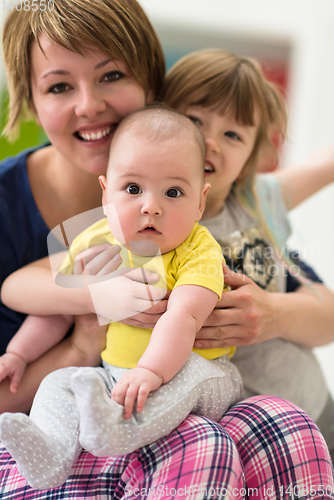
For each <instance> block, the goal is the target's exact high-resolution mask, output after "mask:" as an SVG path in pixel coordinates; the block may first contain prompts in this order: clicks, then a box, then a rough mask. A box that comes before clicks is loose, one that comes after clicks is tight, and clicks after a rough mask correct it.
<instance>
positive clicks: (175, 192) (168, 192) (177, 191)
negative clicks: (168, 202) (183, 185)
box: [166, 188, 183, 198]
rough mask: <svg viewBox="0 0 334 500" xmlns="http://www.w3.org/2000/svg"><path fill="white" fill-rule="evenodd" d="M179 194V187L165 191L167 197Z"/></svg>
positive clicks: (180, 192)
mask: <svg viewBox="0 0 334 500" xmlns="http://www.w3.org/2000/svg"><path fill="white" fill-rule="evenodd" d="M181 194H183V193H182V191H181V189H178V188H171V189H168V191H167V192H166V196H168V198H178V197H179V196H181Z"/></svg>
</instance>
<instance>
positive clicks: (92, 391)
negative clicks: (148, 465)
mask: <svg viewBox="0 0 334 500" xmlns="http://www.w3.org/2000/svg"><path fill="white" fill-rule="evenodd" d="M72 389H73V391H74V393H75V395H76V400H77V406H78V410H79V413H80V429H81V432H80V443H81V445H82V446H83V447H84V448H86V449H87V450H88V451H90V452H91V453H93V454H94V455H97V456H108V455H125V454H128V453H131V452H132V451H134V450H136V449H138V448H141V447H142V446H145V445H147V444H150V443H152V442H153V441H156V440H158V439H159V438H161V437H163V436H167V435H168V434H169V433H170V432H171V431H172V430H173V429H175V428H176V427H177V426H178V425H179V424H180V423H181V422H182V421H183V420H184V419H185V418H186V416H187V415H188V414H189V413H198V414H201V415H205V416H207V417H209V418H211V419H212V420H215V421H219V420H220V419H221V417H222V415H223V414H224V413H225V411H226V410H227V409H228V408H229V407H230V406H231V405H232V404H233V403H235V402H236V401H238V400H240V398H241V397H242V383H241V377H240V374H239V372H238V370H237V369H236V368H235V367H234V365H232V364H231V363H230V362H229V360H228V359H227V358H225V359H219V360H215V361H208V360H206V359H204V358H202V357H201V356H199V355H197V354H195V353H192V354H191V356H190V358H189V359H188V361H187V363H186V364H185V365H184V367H183V368H182V369H181V370H180V371H179V373H177V374H176V376H175V377H174V378H173V379H172V380H171V381H170V382H168V383H167V384H164V385H163V386H161V387H160V388H159V389H158V390H157V391H154V392H152V393H151V394H150V395H149V397H148V399H147V401H146V403H145V407H144V410H143V411H142V412H141V413H138V412H136V411H135V410H134V411H133V414H132V416H131V418H130V419H128V420H124V418H123V416H122V415H123V406H121V405H118V404H117V403H115V402H114V401H113V400H111V399H110V397H109V395H108V394H107V392H106V390H105V385H104V383H103V381H102V378H101V377H99V376H98V375H97V373H96V372H94V371H92V370H91V369H89V368H80V369H79V370H78V371H77V372H76V374H74V375H73V377H72Z"/></svg>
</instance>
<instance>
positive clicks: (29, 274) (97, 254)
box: [1, 244, 165, 326]
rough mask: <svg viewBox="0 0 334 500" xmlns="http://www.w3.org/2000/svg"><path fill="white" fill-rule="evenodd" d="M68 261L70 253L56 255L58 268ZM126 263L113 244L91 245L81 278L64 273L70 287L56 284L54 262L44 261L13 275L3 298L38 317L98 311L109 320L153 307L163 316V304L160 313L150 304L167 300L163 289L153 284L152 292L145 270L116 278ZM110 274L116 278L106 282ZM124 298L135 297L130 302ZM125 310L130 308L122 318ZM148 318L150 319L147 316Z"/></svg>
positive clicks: (5, 285)
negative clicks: (122, 264)
mask: <svg viewBox="0 0 334 500" xmlns="http://www.w3.org/2000/svg"><path fill="white" fill-rule="evenodd" d="M81 256H83V257H81ZM63 258H64V253H61V254H59V255H58V256H56V257H55V256H52V259H53V263H52V267H53V269H59V268H60V266H61V263H62V261H63ZM120 261H121V259H120V258H119V247H112V246H110V245H109V244H106V245H99V246H98V247H97V246H95V247H91V248H90V249H88V250H85V252H82V254H80V255H78V256H77V260H76V264H77V268H78V269H77V270H78V275H73V276H72V275H67V274H64V275H59V276H60V277H61V278H62V279H63V280H66V283H65V286H59V285H58V284H57V283H56V282H55V280H54V277H53V273H52V271H51V267H50V262H49V259H48V258H44V259H41V260H39V261H37V262H33V263H31V264H29V265H27V266H25V267H24V268H22V269H19V270H18V271H16V272H14V273H13V274H11V275H10V276H9V277H8V278H7V279H6V280H5V281H4V283H3V286H2V289H1V298H2V301H3V302H4V304H6V306H7V307H9V308H11V309H14V310H17V311H19V312H23V313H26V314H34V315H54V314H70V315H80V314H89V313H96V314H99V315H101V316H104V317H106V318H110V319H117V320H119V319H122V320H123V318H124V319H125V318H126V317H130V316H131V317H132V316H134V315H136V313H137V312H139V311H146V312H148V311H147V309H151V311H150V312H151V313H153V314H157V313H158V314H159V313H161V312H163V310H162V309H163V307H165V306H162V305H160V306H159V305H158V307H156V308H155V309H154V308H151V303H150V296H151V297H152V298H153V301H155V302H159V301H160V300H161V299H162V297H161V290H160V289H159V288H156V287H154V286H150V287H149V291H150V293H148V291H147V285H146V284H143V275H142V272H141V271H140V270H136V269H134V270H133V271H130V272H127V273H126V274H124V275H122V276H120V275H117V273H115V275H112V272H113V271H115V269H117V267H118V266H119V264H120ZM82 263H83V265H84V269H85V275H86V277H87V276H89V279H90V284H92V281H93V280H95V281H96V282H95V284H94V286H93V287H90V286H87V284H86V281H85V280H84V279H83V277H82V276H80V275H79V274H80V273H81V272H82V269H81V264H82ZM75 267H76V266H75ZM74 272H75V269H74ZM102 276H103V277H104V278H105V279H103V277H102ZM106 276H109V277H110V279H106ZM145 279H146V282H147V283H154V282H155V281H157V279H158V276H157V275H156V274H154V273H150V272H149V271H146V272H145ZM57 282H58V281H57ZM121 290H123V292H122V293H121V292H120V291H121ZM91 293H93V296H94V302H93V300H92V295H91ZM124 296H126V297H128V298H129V300H128V301H127V302H126V303H125V302H124V300H123V298H124ZM106 297H108V300H106ZM109 297H112V300H109ZM154 307H155V306H154ZM123 309H126V310H125V311H124V315H123V316H122V317H121V318H120V312H121V311H123ZM135 319H136V318H135ZM137 319H138V318H137ZM140 320H141V319H140V318H139V321H140ZM143 320H144V321H145V320H147V316H145V318H143ZM141 326H144V325H141Z"/></svg>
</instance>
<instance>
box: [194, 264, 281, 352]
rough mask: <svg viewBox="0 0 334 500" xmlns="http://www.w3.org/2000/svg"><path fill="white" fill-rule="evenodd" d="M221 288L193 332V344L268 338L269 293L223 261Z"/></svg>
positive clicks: (242, 342)
mask: <svg viewBox="0 0 334 500" xmlns="http://www.w3.org/2000/svg"><path fill="white" fill-rule="evenodd" d="M223 270H224V277H225V284H226V285H229V286H230V287H231V289H232V290H231V291H229V292H224V293H223V294H222V298H221V299H220V300H219V301H218V303H217V306H216V309H214V310H213V312H212V313H211V314H210V316H209V317H208V318H207V319H206V321H205V322H204V326H203V328H202V329H201V330H200V331H199V332H198V333H197V335H196V342H195V345H194V346H195V347H197V348H211V347H229V346H242V345H248V344H256V343H259V342H263V341H264V340H268V339H269V338H271V333H272V328H271V326H272V324H273V322H275V318H276V314H275V307H274V306H275V304H274V301H273V300H272V294H270V293H269V292H266V291H264V290H262V288H260V287H259V286H258V285H257V284H256V283H254V281H253V280H252V279H250V278H248V277H247V276H245V275H243V274H237V273H234V272H233V271H231V270H230V269H228V267H227V266H225V265H224V267H223Z"/></svg>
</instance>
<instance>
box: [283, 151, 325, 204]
mask: <svg viewBox="0 0 334 500" xmlns="http://www.w3.org/2000/svg"><path fill="white" fill-rule="evenodd" d="M274 175H275V176H276V177H277V178H278V180H279V182H280V185H281V190H282V194H283V198H284V201H285V205H286V207H287V209H288V210H291V209H292V208H295V207H296V206H297V205H299V204H300V203H302V202H303V201H304V200H306V199H307V198H308V197H309V196H311V195H312V194H315V193H316V192H317V191H319V190H320V189H322V188H323V187H325V186H327V184H330V183H331V182H334V148H333V147H331V148H327V149H322V150H319V151H316V152H315V153H313V154H312V155H311V156H310V157H308V158H307V159H306V160H305V161H304V162H303V163H301V164H300V165H297V166H295V167H291V168H283V169H279V170H277V171H276V172H275V173H274Z"/></svg>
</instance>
